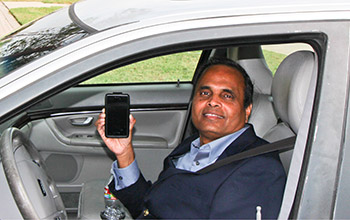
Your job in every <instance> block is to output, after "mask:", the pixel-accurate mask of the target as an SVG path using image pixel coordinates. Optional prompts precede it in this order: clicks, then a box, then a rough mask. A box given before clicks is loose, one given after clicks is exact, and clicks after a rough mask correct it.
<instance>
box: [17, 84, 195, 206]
mask: <svg viewBox="0 0 350 220" xmlns="http://www.w3.org/2000/svg"><path fill="white" fill-rule="evenodd" d="M113 91H120V92H126V93H128V94H129V95H130V98H131V109H130V111H131V113H132V114H133V116H134V117H135V119H136V125H135V128H134V132H133V146H134V148H135V153H136V157H137V160H138V165H139V167H140V169H141V170H142V172H143V174H144V176H145V177H146V178H147V179H149V180H151V181H154V180H156V178H157V176H158V174H159V172H160V170H161V168H162V163H163V159H164V158H165V156H166V155H168V154H169V153H170V152H171V151H172V150H173V148H175V147H176V146H177V144H178V143H179V142H180V141H181V139H182V134H183V130H184V127H185V124H186V123H185V121H186V119H187V114H188V102H189V100H190V96H191V91H192V85H191V84H190V83H188V84H182V85H180V86H179V85H177V84H155V85H152V86H151V85H138V86H135V85H130V86H126V85H122V86H92V87H91V86H88V87H75V88H71V89H69V90H67V91H64V92H62V93H60V94H57V95H55V96H53V97H51V98H50V99H48V100H46V101H45V102H43V103H39V105H37V106H35V107H34V108H32V112H31V113H30V114H31V115H34V116H35V117H37V118H38V119H37V120H33V121H32V122H31V123H29V124H28V125H27V126H26V128H23V129H26V130H28V133H29V136H30V139H31V140H32V141H33V143H34V145H35V146H36V147H37V148H38V150H39V151H40V153H41V154H42V156H43V157H44V159H45V162H46V164H47V168H48V170H49V173H50V174H51V175H52V177H53V178H54V179H55V181H56V182H57V185H58V188H59V190H60V192H61V193H62V197H63V198H64V200H65V203H68V204H66V206H67V207H73V209H74V208H76V207H75V205H74V204H69V203H72V202H71V201H77V197H78V196H79V192H80V190H81V187H82V185H83V184H84V183H85V182H88V181H92V180H95V179H105V180H106V179H108V177H109V175H110V168H111V164H112V162H113V161H114V160H115V156H114V155H113V153H112V152H111V151H110V150H109V149H108V148H107V147H106V146H105V145H104V144H103V141H102V139H101V138H100V136H99V134H98V132H97V131H96V127H95V125H94V124H95V121H96V120H97V118H98V115H99V113H100V112H101V109H102V108H103V105H104V95H105V94H106V93H108V92H113ZM43 137H45V138H43ZM57 164H59V165H57ZM75 204H77V203H75Z"/></svg>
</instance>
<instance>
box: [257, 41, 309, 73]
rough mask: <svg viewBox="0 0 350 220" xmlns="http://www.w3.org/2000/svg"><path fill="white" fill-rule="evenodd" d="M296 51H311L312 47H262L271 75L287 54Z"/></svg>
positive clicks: (303, 45) (294, 44)
mask: <svg viewBox="0 0 350 220" xmlns="http://www.w3.org/2000/svg"><path fill="white" fill-rule="evenodd" d="M298 50H309V51H313V49H312V47H311V46H310V45H309V44H305V43H290V44H273V45H264V46H262V51H263V54H264V58H265V61H266V64H267V66H268V67H269V68H270V70H271V72H272V74H273V75H274V74H275V72H276V70H277V68H278V66H279V64H280V63H281V62H282V61H283V59H284V58H286V57H287V56H288V55H289V54H291V53H293V52H295V51H298Z"/></svg>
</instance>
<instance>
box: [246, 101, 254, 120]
mask: <svg viewBox="0 0 350 220" xmlns="http://www.w3.org/2000/svg"><path fill="white" fill-rule="evenodd" d="M252 108H253V104H250V105H249V106H248V107H247V108H245V123H247V122H248V119H249V116H250V113H252Z"/></svg>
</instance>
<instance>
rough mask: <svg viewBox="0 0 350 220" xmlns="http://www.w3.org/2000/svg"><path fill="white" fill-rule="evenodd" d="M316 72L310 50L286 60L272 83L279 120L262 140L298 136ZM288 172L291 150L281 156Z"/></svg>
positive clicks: (297, 53) (312, 54)
mask: <svg viewBox="0 0 350 220" xmlns="http://www.w3.org/2000/svg"><path fill="white" fill-rule="evenodd" d="M316 71H317V62H316V56H315V54H314V53H313V52H311V51H297V52H295V53H292V54H291V55H289V56H288V57H286V58H285V59H284V60H283V62H282V63H281V64H280V66H279V67H278V69H277V71H276V74H275V76H274V78H273V82H272V97H273V106H274V109H275V111H276V113H277V115H278V116H279V119H280V120H281V122H280V123H278V124H276V125H275V126H274V127H272V128H271V129H270V130H269V131H268V132H267V133H266V134H265V135H264V136H263V138H264V139H266V140H267V141H269V142H275V141H278V140H281V139H284V138H288V137H292V136H295V135H296V134H297V133H298V129H299V124H300V121H301V118H302V113H303V110H304V105H305V101H306V97H307V94H308V90H309V87H310V82H311V78H312V76H313V74H314V73H316ZM280 156H281V160H282V162H283V165H284V168H285V170H286V171H287V172H288V170H289V166H290V161H291V157H292V151H288V152H284V153H282V154H281V155H280Z"/></svg>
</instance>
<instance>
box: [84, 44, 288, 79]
mask: <svg viewBox="0 0 350 220" xmlns="http://www.w3.org/2000/svg"><path fill="white" fill-rule="evenodd" d="M199 56H200V51H193V52H185V53H178V54H172V55H168V56H162V57H156V58H152V59H149V60H144V61H141V62H138V63H135V64H131V65H128V66H124V67H121V68H118V69H115V70H112V71H109V72H107V73H105V74H102V75H99V76H97V77H94V78H92V79H90V80H88V81H86V82H84V83H82V84H83V85H84V84H85V85H87V84H106V83H141V82H175V81H177V80H178V79H180V81H191V80H192V76H193V73H194V71H195V67H196V65H197V63H198V59H199ZM264 56H265V59H266V63H267V65H268V67H269V68H270V69H271V71H272V73H273V74H274V73H275V72H276V69H277V68H278V65H279V64H280V63H281V62H282V60H283V59H284V58H285V57H286V56H285V55H284V54H279V53H275V52H272V51H266V50H264Z"/></svg>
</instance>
